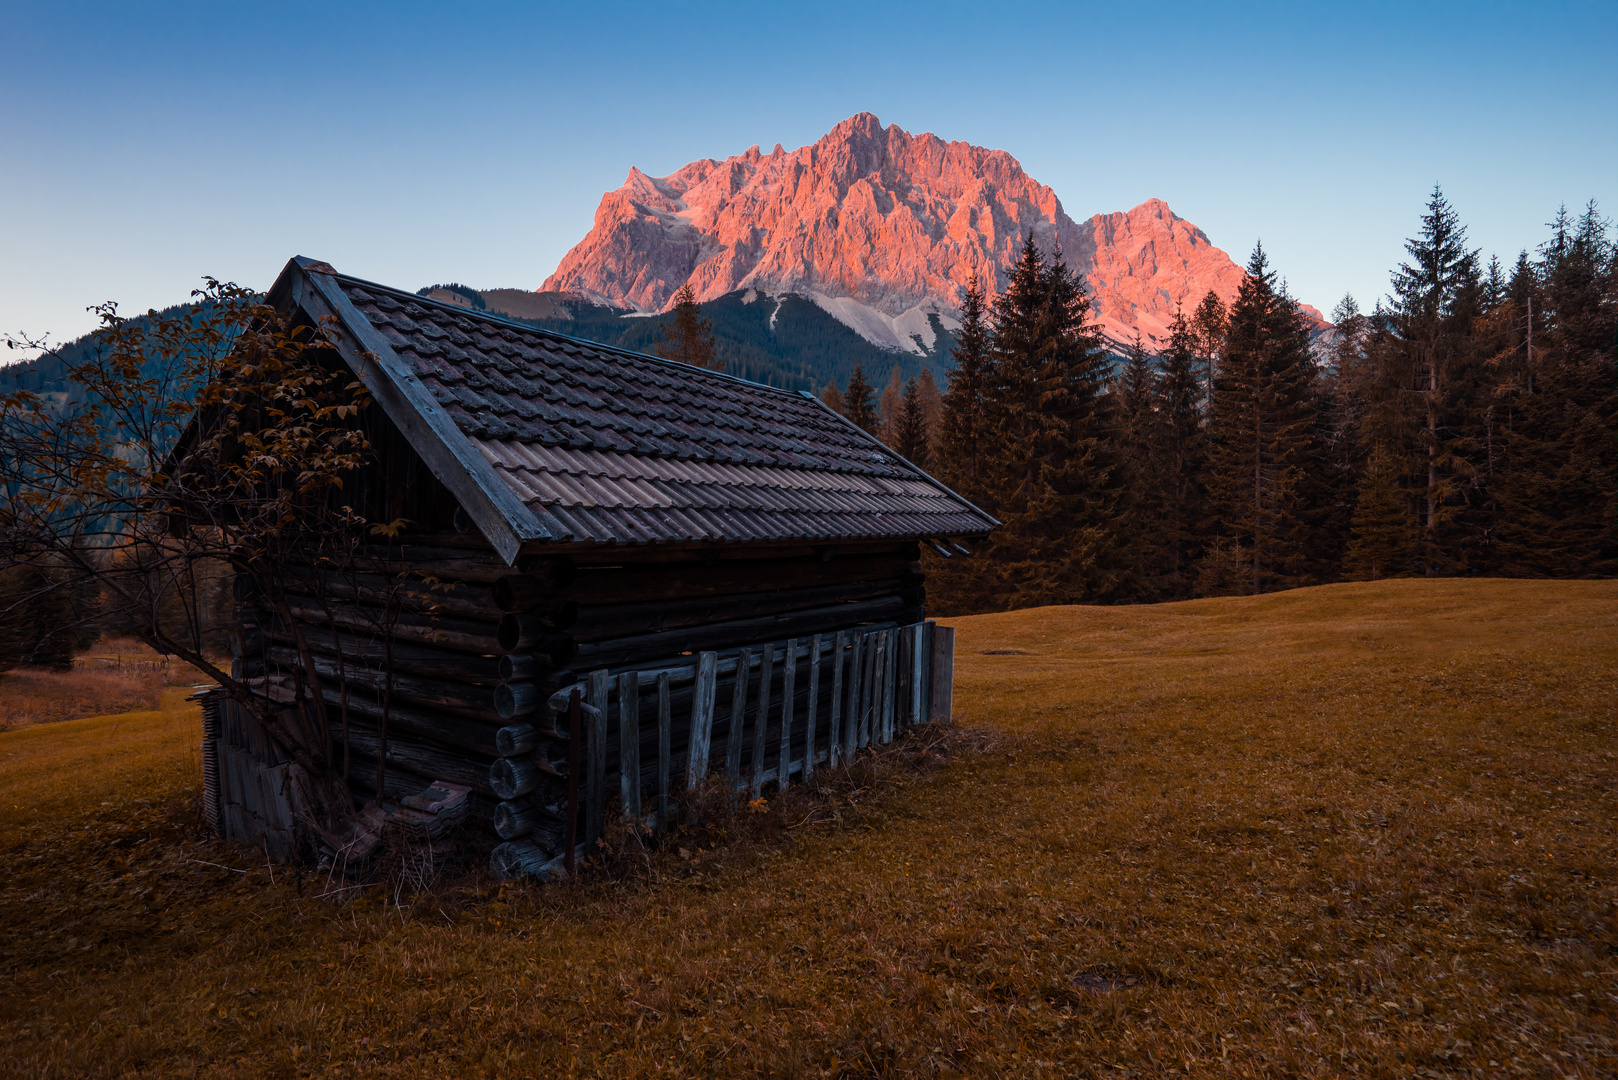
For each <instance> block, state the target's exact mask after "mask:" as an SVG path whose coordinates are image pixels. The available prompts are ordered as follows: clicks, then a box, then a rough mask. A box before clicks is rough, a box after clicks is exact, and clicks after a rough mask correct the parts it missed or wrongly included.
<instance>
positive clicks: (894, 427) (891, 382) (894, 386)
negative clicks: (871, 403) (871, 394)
mask: <svg viewBox="0 0 1618 1080" xmlns="http://www.w3.org/2000/svg"><path fill="white" fill-rule="evenodd" d="M904 396H905V391H904V383H902V382H900V381H899V365H898V364H894V365H893V373H892V374H891V375H890V376H889V377H888V385H887V386H885V387H883V388H882V396H881V397H880V398H879V399H877V430H878V431H879V432H880V433H881V438H882V441H883V442H885V443H887V444H888V445H889V446H892V447H894V448H897V447H898V445H899V414H900V412H901V411H902V410H903V408H904Z"/></svg>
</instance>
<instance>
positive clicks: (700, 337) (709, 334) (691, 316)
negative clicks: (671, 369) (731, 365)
mask: <svg viewBox="0 0 1618 1080" xmlns="http://www.w3.org/2000/svg"><path fill="white" fill-rule="evenodd" d="M656 351H657V355H658V356H661V357H662V358H663V359H665V360H678V361H679V362H680V363H682V364H690V365H691V366H692V367H699V368H708V369H710V370H713V371H722V370H724V367H725V362H724V361H723V360H720V359H717V358H715V356H714V336H713V323H711V322H709V321H708V320H707V319H704V318H703V317H702V308H701V307H700V306H698V304H697V294H696V290H695V289H693V288H692V287H691V283H690V282H689V281H688V282H686V283H685V284H684V285H681V286H680V289H679V291H678V292H676V293H675V294H674V322H673V325H672V326H660V327H658V331H657V345H656Z"/></svg>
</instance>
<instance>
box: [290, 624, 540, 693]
mask: <svg viewBox="0 0 1618 1080" xmlns="http://www.w3.org/2000/svg"><path fill="white" fill-rule="evenodd" d="M303 636H304V640H305V641H307V642H308V643H309V647H310V649H312V650H313V651H315V652H317V653H320V654H322V655H325V656H330V657H333V658H335V657H337V656H338V655H339V654H341V656H342V658H343V661H344V663H345V664H358V665H360V666H367V665H369V666H372V667H378V668H380V667H381V666H382V665H383V664H384V663H385V662H386V661H387V658H388V649H387V644H386V642H384V641H383V640H381V638H380V636H376V635H369V636H368V635H361V634H355V633H351V632H348V631H344V630H331V629H328V628H326V627H322V626H308V625H305V626H304V627H303ZM262 638H263V639H264V640H267V641H270V642H274V643H276V644H281V645H290V644H292V641H293V639H292V633H291V631H289V630H287V628H286V627H284V626H282V625H281V623H280V620H278V619H277V620H267V621H266V624H265V626H264V628H263V631H262ZM262 648H263V644H262V642H261V643H260V650H262ZM393 663H394V666H395V667H396V668H398V667H405V668H407V669H408V671H409V672H410V673H411V674H413V675H421V676H426V677H428V678H436V679H448V680H451V681H453V682H464V683H473V684H479V685H487V686H489V687H491V688H492V687H493V686H495V685H496V684H498V683H500V682H503V681H505V680H504V679H502V678H501V675H500V660H499V658H497V657H493V656H477V655H474V654H469V653H460V652H454V651H452V650H449V649H439V648H435V647H433V646H431V645H421V644H417V643H415V642H412V641H397V640H396V641H394V643H393ZM546 673H547V670H546V669H536V672H535V674H534V675H530V676H529V678H535V677H543V676H544V675H545V674H546Z"/></svg>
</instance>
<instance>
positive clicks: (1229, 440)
mask: <svg viewBox="0 0 1618 1080" xmlns="http://www.w3.org/2000/svg"><path fill="white" fill-rule="evenodd" d="M1314 376H1315V364H1314V358H1313V355H1312V354H1311V352H1310V348H1309V331H1308V328H1307V326H1306V325H1305V324H1304V322H1303V320H1302V319H1301V318H1300V316H1299V314H1298V311H1297V307H1296V305H1295V304H1294V303H1293V301H1292V299H1291V298H1290V297H1288V296H1287V295H1286V293H1285V291H1284V290H1283V289H1281V288H1280V287H1278V284H1277V278H1276V274H1275V272H1274V271H1273V270H1271V269H1270V266H1269V260H1268V258H1267V257H1266V256H1265V254H1264V248H1263V245H1262V244H1261V245H1259V246H1256V247H1255V248H1254V249H1253V255H1252V258H1250V259H1249V260H1248V263H1247V276H1246V278H1245V279H1244V280H1243V281H1242V285H1241V290H1240V292H1239V293H1238V294H1237V298H1236V303H1235V304H1234V305H1233V306H1232V307H1231V311H1230V325H1229V329H1228V331H1227V333H1226V338H1225V345H1224V355H1223V357H1222V358H1221V361H1220V364H1219V368H1218V372H1217V374H1216V376H1215V379H1214V400H1213V411H1212V414H1211V417H1210V422H1209V439H1210V452H1209V479H1208V486H1209V491H1210V504H1211V509H1212V511H1213V521H1212V522H1211V524H1212V525H1213V528H1214V533H1215V535H1217V536H1220V537H1223V538H1224V539H1225V540H1226V541H1229V542H1231V543H1233V544H1235V545H1238V546H1239V547H1240V549H1241V553H1242V557H1243V559H1244V561H1245V563H1246V569H1247V572H1248V574H1249V575H1250V580H1249V582H1248V585H1249V586H1250V588H1251V591H1253V592H1267V591H1269V590H1272V589H1276V588H1287V587H1291V586H1294V585H1300V584H1305V583H1307V582H1308V580H1309V575H1308V569H1309V562H1310V552H1309V546H1310V540H1311V537H1310V535H1309V528H1308V523H1307V521H1306V510H1307V497H1308V492H1307V488H1308V486H1309V483H1310V481H1311V479H1312V477H1311V476H1310V473H1311V472H1312V471H1313V470H1315V469H1316V467H1317V464H1318V463H1317V460H1316V453H1315V450H1316V448H1315V446H1314V440H1313V438H1312V428H1313V425H1314V421H1315V416H1314V414H1313V410H1312V408H1311V406H1312V404H1313V400H1312V399H1313V385H1312V383H1313V380H1314Z"/></svg>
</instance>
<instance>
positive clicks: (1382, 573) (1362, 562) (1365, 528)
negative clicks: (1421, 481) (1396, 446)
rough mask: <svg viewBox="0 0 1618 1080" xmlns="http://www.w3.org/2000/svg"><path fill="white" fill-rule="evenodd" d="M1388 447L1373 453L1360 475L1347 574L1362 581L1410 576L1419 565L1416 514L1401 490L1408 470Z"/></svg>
mask: <svg viewBox="0 0 1618 1080" xmlns="http://www.w3.org/2000/svg"><path fill="white" fill-rule="evenodd" d="M1402 471H1403V470H1402V469H1401V468H1400V467H1399V463H1398V461H1397V459H1396V458H1395V456H1394V455H1393V454H1392V453H1391V452H1390V451H1389V450H1388V449H1387V447H1385V446H1378V447H1376V448H1375V449H1374V450H1372V451H1371V458H1370V461H1368V462H1367V463H1366V466H1365V471H1364V472H1363V473H1361V474H1360V482H1359V492H1358V498H1357V499H1356V500H1355V503H1354V524H1353V532H1352V539H1351V540H1350V542H1349V545H1348V551H1347V553H1346V554H1345V555H1344V556H1343V575H1344V576H1345V577H1348V578H1351V579H1353V580H1356V581H1380V580H1381V579H1383V578H1390V577H1406V576H1408V575H1409V574H1411V573H1412V572H1413V571H1414V569H1415V562H1416V560H1415V552H1416V550H1417V543H1416V530H1415V517H1414V515H1413V514H1412V513H1411V512H1410V498H1409V496H1408V495H1407V494H1406V493H1405V492H1404V491H1402V490H1401V489H1400V487H1399V477H1400V475H1401V473H1402Z"/></svg>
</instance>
